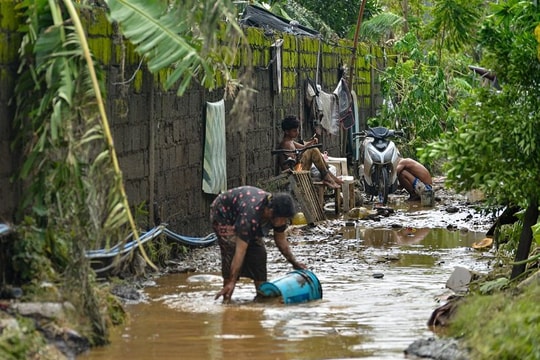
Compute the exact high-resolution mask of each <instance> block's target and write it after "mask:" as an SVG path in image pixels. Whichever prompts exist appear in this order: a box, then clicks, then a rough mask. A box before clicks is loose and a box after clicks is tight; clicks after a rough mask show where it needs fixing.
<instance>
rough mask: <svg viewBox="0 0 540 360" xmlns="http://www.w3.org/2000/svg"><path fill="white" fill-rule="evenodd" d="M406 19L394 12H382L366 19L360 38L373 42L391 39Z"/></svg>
mask: <svg viewBox="0 0 540 360" xmlns="http://www.w3.org/2000/svg"><path fill="white" fill-rule="evenodd" d="M404 23H405V19H404V18H403V17H401V16H398V15H396V14H392V13H388V12H385V13H381V14H377V15H375V16H373V17H372V18H371V19H368V20H365V21H364V22H363V23H362V27H361V29H360V38H361V39H363V40H368V41H371V42H373V43H377V42H380V41H385V40H388V39H391V38H392V37H393V36H394V34H395V32H396V31H397V29H398V28H399V27H401V26H402V25H403V24H404Z"/></svg>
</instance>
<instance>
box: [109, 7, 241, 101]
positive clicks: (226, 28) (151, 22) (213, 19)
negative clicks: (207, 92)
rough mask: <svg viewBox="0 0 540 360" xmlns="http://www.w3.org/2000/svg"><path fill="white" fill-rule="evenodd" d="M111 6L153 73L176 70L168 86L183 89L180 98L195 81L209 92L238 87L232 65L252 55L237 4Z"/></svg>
mask: <svg viewBox="0 0 540 360" xmlns="http://www.w3.org/2000/svg"><path fill="white" fill-rule="evenodd" d="M106 3H107V5H108V6H109V15H110V18H111V20H112V21H114V22H117V23H118V24H119V25H120V29H121V31H122V33H123V35H124V36H125V37H126V38H127V39H128V40H129V41H130V42H131V43H133V44H134V45H135V46H136V48H135V50H136V51H137V52H138V53H139V54H141V55H142V56H143V57H144V58H145V59H146V61H147V65H148V69H149V70H150V72H152V73H157V72H158V71H160V70H162V69H170V72H169V74H168V76H167V81H166V84H165V88H166V89H170V88H172V87H173V86H176V87H178V90H177V93H178V95H182V94H183V93H184V92H185V91H186V89H187V88H188V87H189V85H190V84H191V82H192V81H194V80H197V81H200V82H201V83H202V85H203V86H204V87H205V88H207V89H214V88H216V87H218V86H226V85H230V84H231V83H234V79H233V77H232V75H231V70H232V69H231V67H232V64H233V63H234V61H235V59H236V57H237V52H238V51H239V50H242V51H245V55H246V56H248V57H249V56H250V55H249V54H250V53H249V48H248V47H247V46H244V45H247V40H246V38H245V35H244V33H243V31H242V29H241V28H240V26H239V25H238V22H237V21H236V17H237V13H236V8H235V7H234V4H233V2H232V1H228V0H216V1H197V0H187V1H180V0H177V1H158V2H149V1H145V0H106ZM224 39H227V41H226V43H224V42H223V41H224ZM223 78H224V79H223Z"/></svg>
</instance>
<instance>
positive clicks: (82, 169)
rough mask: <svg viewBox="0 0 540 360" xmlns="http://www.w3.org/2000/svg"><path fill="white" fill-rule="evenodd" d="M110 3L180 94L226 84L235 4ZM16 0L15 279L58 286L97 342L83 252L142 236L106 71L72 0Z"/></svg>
mask: <svg viewBox="0 0 540 360" xmlns="http://www.w3.org/2000/svg"><path fill="white" fill-rule="evenodd" d="M108 5H109V7H110V16H111V21H118V22H119V23H120V28H121V29H122V31H123V32H124V33H125V36H126V37H127V38H128V39H130V40H132V42H133V43H134V44H136V45H137V51H139V53H140V54H141V55H143V56H144V58H145V59H146V60H147V63H148V67H149V69H150V70H151V71H153V72H157V71H159V70H161V69H164V68H170V69H173V70H172V71H171V72H170V77H169V80H168V82H167V87H169V88H171V87H173V86H178V91H177V92H178V94H179V95H181V94H183V93H184V92H185V91H186V89H187V88H188V87H189V85H190V83H191V81H194V80H197V81H200V82H201V83H202V84H203V85H204V86H205V87H207V88H213V87H217V86H218V85H219V84H223V83H225V84H228V83H232V82H233V79H232V77H231V76H230V66H231V64H232V62H233V60H234V59H235V52H236V51H237V50H238V49H239V48H240V46H239V44H240V45H241V44H242V43H243V42H244V41H243V33H242V31H241V29H240V28H239V26H238V25H237V23H236V20H235V16H236V14H235V11H234V6H233V5H232V2H230V1H221V0H218V1H203V2H200V1H178V2H171V1H159V2H147V1H135V0H132V1H109V2H108ZM17 7H18V9H19V11H20V12H21V13H22V14H24V16H25V19H26V21H25V24H24V26H23V27H22V29H21V31H22V32H23V33H24V36H23V41H22V44H21V47H20V51H19V52H20V68H19V73H18V82H17V86H16V89H15V99H14V100H15V104H16V115H15V119H14V126H15V128H16V130H17V131H16V133H17V135H16V139H15V141H14V144H13V146H14V147H15V148H17V149H21V162H22V166H21V167H20V172H19V174H18V177H19V179H20V181H21V183H22V184H23V188H24V190H23V198H22V202H21V205H20V207H19V208H20V218H19V219H20V222H21V233H22V234H24V236H22V238H21V240H20V241H18V242H17V243H16V244H15V245H14V247H15V249H14V253H15V254H16V255H15V257H16V259H14V261H13V264H14V266H16V267H18V270H19V273H20V274H21V275H20V277H21V280H22V281H29V280H34V281H39V280H47V281H57V282H58V283H59V284H64V285H65V290H66V291H67V292H71V293H72V294H73V299H75V302H76V300H77V299H79V303H76V305H77V306H78V307H79V308H80V310H82V311H84V313H85V314H86V315H87V317H88V319H89V323H90V326H91V328H92V332H93V334H92V335H93V336H92V340H93V343H94V344H103V343H105V342H106V341H107V337H108V335H107V326H106V321H105V320H104V319H103V316H102V314H101V312H100V309H101V307H102V305H101V304H100V300H99V298H98V296H97V294H96V293H95V290H94V288H93V286H92V283H93V282H92V279H93V276H92V271H91V270H90V266H89V263H88V261H87V260H86V258H85V250H86V249H90V248H95V247H96V246H97V247H103V246H107V245H108V244H115V243H117V242H119V241H121V240H122V239H125V238H126V233H127V232H132V233H133V234H134V235H135V238H138V236H137V226H136V224H135V223H134V220H133V216H132V214H131V211H130V207H129V203H128V199H127V196H126V193H125V190H124V186H123V180H122V174H121V171H120V169H119V166H118V161H117V159H116V154H115V149H114V145H113V141H112V136H111V133H110V130H109V124H108V119H107V114H106V112H105V106H104V100H103V98H104V97H103V95H102V94H103V83H104V82H103V81H102V80H103V79H102V78H103V77H102V74H100V72H99V71H98V70H97V68H96V67H95V66H94V60H93V59H92V55H91V53H90V51H89V49H88V45H87V42H86V36H85V33H84V29H83V26H82V25H81V21H80V19H79V16H78V11H77V8H76V3H75V2H73V1H71V0H23V1H21V2H20V3H19V4H18V5H17ZM223 20H226V21H223ZM225 34H227V39H228V41H231V39H237V42H236V43H234V42H233V43H232V44H233V45H235V46H230V44H231V43H228V44H229V46H228V47H226V46H222V45H221V43H220V41H222V39H224V38H225ZM232 34H236V36H234V37H233V36H230V35H232ZM223 79H225V80H226V81H227V82H223ZM219 80H221V83H220V82H219ZM25 224H26V225H28V226H24V225H25ZM140 249H141V252H142V254H143V256H146V255H145V253H144V248H142V246H141V247H140ZM146 260H147V262H148V263H149V264H151V265H153V264H152V263H151V261H150V260H149V259H148V258H147V257H146ZM81 290H82V291H81ZM81 293H82V294H83V295H84V296H82V297H81V296H80V294H81Z"/></svg>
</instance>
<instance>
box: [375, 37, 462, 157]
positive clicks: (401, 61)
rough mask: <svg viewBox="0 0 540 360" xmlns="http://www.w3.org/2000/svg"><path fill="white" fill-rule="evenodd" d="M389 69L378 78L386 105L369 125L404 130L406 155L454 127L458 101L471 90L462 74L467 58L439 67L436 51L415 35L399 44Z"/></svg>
mask: <svg viewBox="0 0 540 360" xmlns="http://www.w3.org/2000/svg"><path fill="white" fill-rule="evenodd" d="M390 53H394V55H391V56H392V57H393V58H391V61H390V62H389V63H390V64H389V66H388V67H387V68H386V69H385V70H384V71H383V72H382V73H381V74H380V75H379V76H380V81H381V86H382V94H383V96H384V99H385V101H386V106H384V107H382V109H381V112H380V114H379V116H378V117H377V118H375V119H371V120H370V121H369V123H370V125H384V126H388V127H391V128H398V129H402V130H404V131H405V134H406V137H407V139H408V143H407V145H405V146H404V147H403V148H402V152H403V153H404V154H405V155H406V156H412V157H416V156H417V154H416V151H417V149H419V148H422V147H423V146H425V145H426V144H427V143H429V142H430V141H433V140H435V139H438V138H439V137H440V136H441V134H443V133H444V132H446V131H452V130H453V128H454V121H455V120H454V118H453V116H451V114H452V109H453V107H454V106H455V104H456V101H457V100H458V99H459V98H460V97H461V96H464V95H465V94H466V93H468V91H469V90H470V89H471V84H470V83H469V82H467V81H464V80H463V78H462V77H461V76H460V74H462V73H463V71H465V70H464V69H466V68H467V67H466V66H467V65H466V61H467V60H466V58H465V57H463V56H455V58H454V59H453V61H452V62H447V66H446V68H441V67H440V66H439V59H438V57H437V56H436V54H435V53H434V52H433V51H431V52H430V51H426V50H425V49H424V48H423V45H422V44H421V43H420V42H419V39H418V38H417V37H416V36H415V35H414V33H412V32H409V33H407V34H406V35H405V36H404V37H403V38H401V39H399V40H398V41H396V43H395V45H394V46H393V48H392V51H391V52H390Z"/></svg>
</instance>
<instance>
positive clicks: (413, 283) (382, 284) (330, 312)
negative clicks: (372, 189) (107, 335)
mask: <svg viewBox="0 0 540 360" xmlns="http://www.w3.org/2000/svg"><path fill="white" fill-rule="evenodd" d="M417 215H418V214H417ZM461 216H462V217H463V218H464V217H467V218H468V219H469V220H470V219H471V217H470V214H468V213H464V214H461ZM441 217H442V218H445V219H446V220H448V217H447V216H446V215H445V214H444V213H443V214H442V216H441ZM417 218H420V219H421V218H422V214H419V215H418V216H417ZM391 222H393V223H395V222H399V223H400V224H401V226H400V227H399V228H393V227H392V226H390V225H389V223H386V224H385V223H384V222H382V223H375V222H373V223H370V224H366V223H364V222H361V221H352V222H351V221H348V222H344V221H342V222H339V223H338V222H335V223H333V224H331V226H322V227H321V226H318V227H314V228H307V227H299V228H296V229H293V232H292V234H291V246H292V249H293V252H294V253H295V255H296V257H297V258H298V259H299V260H300V261H302V262H304V263H305V264H306V265H308V267H309V268H310V270H312V271H313V272H314V273H315V274H316V275H317V277H318V279H319V281H320V283H321V285H322V289H323V298H322V299H321V300H316V301H312V302H309V303H303V304H292V305H283V304H281V303H279V301H265V302H254V301H253V300H254V296H255V291H254V288H253V285H252V283H251V282H250V281H248V280H245V279H242V280H241V281H240V282H239V283H238V285H237V288H236V290H235V293H234V295H233V302H232V303H231V304H228V305H224V304H222V303H221V301H216V300H214V295H215V294H216V293H217V292H218V291H219V290H220V288H221V277H220V273H219V255H218V249H217V246H212V247H210V248H206V249H200V250H198V252H199V254H203V255H201V256H205V257H206V258H207V259H210V260H209V261H208V263H209V265H208V267H207V268H204V267H200V266H199V267H197V269H196V271H194V272H190V273H179V274H168V275H166V276H163V277H161V278H159V279H157V280H156V283H155V284H154V286H150V287H146V288H145V289H144V293H145V295H146V297H147V298H146V300H145V301H143V302H141V303H138V304H133V305H127V310H128V312H129V314H130V318H131V320H130V322H129V324H128V325H126V326H124V327H122V328H120V329H117V331H115V333H114V334H113V336H112V339H111V341H112V342H111V344H110V345H108V346H106V347H103V348H98V349H92V351H90V352H89V353H88V354H84V355H82V356H80V357H78V359H86V360H94V359H95V360H97V359H100V360H104V359H115V360H116V359H129V360H143V359H144V360H149V359H156V360H158V359H159V360H166V359H194V360H198V359H201V360H202V359H219V360H221V359H260V360H266V359H268V360H270V359H273V360H274V359H304V360H305V359H314V360H315V359H345V358H347V359H351V358H356V359H378V360H380V359H403V358H404V353H403V351H404V349H406V348H407V346H408V345H410V344H411V343H412V342H413V341H415V340H417V339H419V338H427V337H436V335H435V334H434V333H433V332H431V331H430V330H429V329H428V327H427V325H426V323H427V321H428V319H429V317H430V315H431V313H432V312H433V310H434V309H435V308H437V307H438V306H440V305H442V304H443V303H444V302H445V301H444V297H445V296H446V295H448V294H449V293H450V290H449V289H447V288H446V287H445V284H446V281H447V280H448V278H449V277H450V275H451V274H452V272H453V270H454V268H455V267H456V266H462V267H466V268H468V269H469V270H473V271H477V272H481V273H482V272H487V270H488V268H489V263H490V253H489V252H479V251H477V250H473V249H472V248H471V245H472V244H473V243H474V242H475V241H478V240H480V239H482V238H484V237H485V235H484V234H485V229H483V228H479V229H477V230H478V231H476V230H474V229H473V230H467V231H461V230H459V228H458V229H457V230H455V231H449V230H448V229H447V228H445V226H444V224H439V226H440V228H427V227H418V228H417V227H413V226H416V225H418V223H415V222H413V221H412V220H410V221H409V220H407V219H406V218H404V217H400V214H396V217H395V218H394V219H393V220H391ZM340 224H348V225H349V226H340ZM332 226H333V227H334V229H333V230H332V231H330V233H325V231H329V230H328V228H330V227H332ZM336 227H337V228H336ZM267 248H268V253H269V267H268V271H269V279H273V278H277V277H280V276H283V275H284V274H285V273H287V272H288V271H291V270H292V268H291V267H290V265H288V264H287V263H286V262H285V260H284V259H283V258H282V257H281V256H280V255H279V253H278V251H277V249H276V247H275V246H274V244H273V242H272V241H271V240H269V241H268V242H267ZM381 274H382V275H383V277H382V278H380V276H381ZM374 275H375V276H374Z"/></svg>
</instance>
